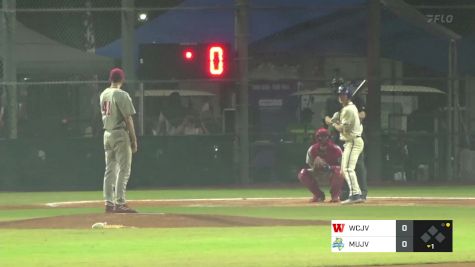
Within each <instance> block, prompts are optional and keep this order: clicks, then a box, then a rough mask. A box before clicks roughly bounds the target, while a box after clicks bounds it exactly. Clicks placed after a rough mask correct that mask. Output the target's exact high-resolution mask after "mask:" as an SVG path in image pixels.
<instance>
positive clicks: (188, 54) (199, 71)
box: [139, 43, 232, 80]
mask: <svg viewBox="0 0 475 267" xmlns="http://www.w3.org/2000/svg"><path fill="white" fill-rule="evenodd" d="M230 57H231V46H230V45H229V44H228V43H190V44H183V43H160V44H141V45H140V47H139V64H140V65H139V75H140V76H141V79H145V80H187V79H212V80H222V79H230V78H231V76H232V60H231V58H230Z"/></svg>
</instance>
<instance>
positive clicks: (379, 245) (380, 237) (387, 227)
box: [331, 220, 453, 252]
mask: <svg viewBox="0 0 475 267" xmlns="http://www.w3.org/2000/svg"><path fill="white" fill-rule="evenodd" d="M452 233H453V221H452V220H332V221H331V250H332V252H452V242H453V239H452Z"/></svg>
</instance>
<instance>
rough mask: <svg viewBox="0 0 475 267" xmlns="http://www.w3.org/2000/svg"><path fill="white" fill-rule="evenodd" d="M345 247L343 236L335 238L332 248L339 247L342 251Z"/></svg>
mask: <svg viewBox="0 0 475 267" xmlns="http://www.w3.org/2000/svg"><path fill="white" fill-rule="evenodd" d="M344 247H345V244H343V238H341V237H337V238H335V241H333V244H332V248H337V249H338V251H341V250H342V249H343V248H344Z"/></svg>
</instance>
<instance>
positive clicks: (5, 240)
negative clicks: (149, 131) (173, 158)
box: [0, 186, 475, 267]
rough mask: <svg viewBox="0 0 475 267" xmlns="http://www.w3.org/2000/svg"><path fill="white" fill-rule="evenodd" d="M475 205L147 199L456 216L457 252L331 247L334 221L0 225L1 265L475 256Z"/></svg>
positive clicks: (35, 212) (222, 192)
mask: <svg viewBox="0 0 475 267" xmlns="http://www.w3.org/2000/svg"><path fill="white" fill-rule="evenodd" d="M474 189H475V187H474V186H457V187H450V188H447V187H446V186H440V187H439V186H437V187H391V188H380V187H377V188H372V191H371V195H372V196H438V197H439V196H451V197H457V196H467V197H469V196H473V191H474ZM100 196H101V194H100V192H59V193H0V205H2V204H3V205H5V204H8V205H12V204H17V205H20V204H22V205H24V204H38V203H46V202H55V201H72V200H98V199H100ZM299 196H308V193H307V192H306V191H305V190H303V189H301V188H290V189H279V188H277V189H244V190H240V189H192V190H181V189H180V190H179V189H168V190H153V191H131V192H130V193H129V198H130V199H147V198H224V197H299ZM473 210H474V208H473V207H470V206H450V207H449V206H446V207H439V206H403V207H400V206H365V205H357V206H339V205H321V206H303V207H170V206H168V207H142V208H140V211H143V212H165V213H181V214H217V215H238V216H252V217H268V218H286V219H312V220H331V219H400V220H403V219H452V220H454V252H453V253H351V254H349V253H343V254H338V253H331V252H330V229H329V227H328V226H305V227H233V228H179V229H178V228H161V229H158V228H157V229H106V230H94V231H93V230H88V229H86V230H52V229H39V230H12V229H3V230H2V229H0V266H2V267H3V266H13V267H17V266H18V267H20V266H68V267H73V266H101V267H105V266H178V267H181V266H184V267H187V266H190V267H191V266H193V267H196V266H210V267H213V266H266V267H267V266H269V267H270V266H272V267H274V266H277V267H280V266H282V267H283V266H291V267H293V266H299V267H300V266H322V265H362V266H367V265H372V264H404V263H424V262H425V263H429V262H457V261H465V262H475V254H474V253H473V250H474V248H475V246H474V245H473V244H472V240H474V239H475V232H473V231H472V227H473V225H474V224H475V213H474V212H473ZM102 212H103V211H102V209H99V208H42V209H16V210H15V209H12V210H0V221H6V220H14V219H24V218H37V217H48V216H58V215H68V214H86V213H102Z"/></svg>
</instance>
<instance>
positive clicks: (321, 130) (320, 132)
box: [315, 128, 330, 139]
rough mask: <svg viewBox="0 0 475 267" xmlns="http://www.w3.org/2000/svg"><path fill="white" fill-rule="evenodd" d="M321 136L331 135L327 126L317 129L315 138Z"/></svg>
mask: <svg viewBox="0 0 475 267" xmlns="http://www.w3.org/2000/svg"><path fill="white" fill-rule="evenodd" d="M319 136H330V132H329V131H328V130H327V129H325V128H319V129H317V130H316V131H315V138H317V139H318V137H319Z"/></svg>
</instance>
